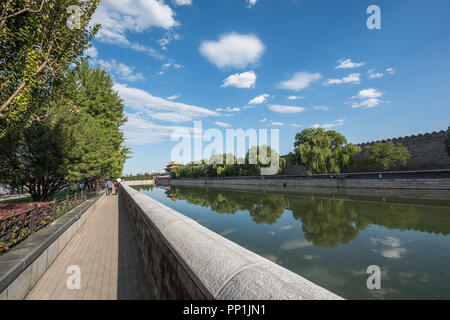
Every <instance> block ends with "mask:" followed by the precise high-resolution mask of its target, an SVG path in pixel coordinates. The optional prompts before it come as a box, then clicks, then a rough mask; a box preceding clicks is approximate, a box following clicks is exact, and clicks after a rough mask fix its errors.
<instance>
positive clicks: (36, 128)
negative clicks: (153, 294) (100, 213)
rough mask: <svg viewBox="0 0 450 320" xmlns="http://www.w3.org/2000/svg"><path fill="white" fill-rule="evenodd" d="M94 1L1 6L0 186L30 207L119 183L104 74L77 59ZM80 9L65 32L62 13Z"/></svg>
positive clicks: (118, 119)
mask: <svg viewBox="0 0 450 320" xmlns="http://www.w3.org/2000/svg"><path fill="white" fill-rule="evenodd" d="M98 3H99V1H98V0H78V1H74V0H70V1H69V0H47V1H42V2H41V1H32V2H30V1H25V0H19V1H7V2H5V3H4V4H2V9H3V12H2V14H1V16H0V41H1V45H0V99H1V100H0V150H1V152H0V182H4V183H7V184H9V185H10V186H12V187H13V188H16V187H19V186H23V185H25V186H27V187H28V189H29V191H30V193H31V195H32V197H33V200H34V201H46V200H48V198H49V197H50V196H51V195H53V194H54V193H55V192H57V191H59V190H60V189H61V188H62V187H64V186H67V185H69V186H70V187H71V188H75V187H76V186H77V185H78V184H79V183H80V182H87V181H88V180H92V179H104V178H118V177H120V176H121V173H122V168H123V164H124V162H125V159H126V156H127V153H128V149H127V148H126V147H125V146H124V145H123V142H124V138H123V135H122V133H121V132H120V131H119V127H120V126H121V125H122V124H123V123H124V122H125V121H126V118H125V117H124V115H123V102H122V100H121V99H120V98H119V96H118V94H117V93H116V92H115V91H114V90H113V81H112V79H111V77H110V76H109V75H108V74H107V73H106V71H105V70H102V69H99V68H91V67H90V66H89V64H88V62H87V60H85V58H83V53H84V52H85V51H86V49H88V48H89V46H90V42H91V40H92V38H93V37H94V36H95V34H96V33H97V31H98V29H99V26H98V25H94V26H90V25H89V21H90V19H91V16H92V14H93V13H94V11H95V9H96V8H97V6H98ZM70 5H76V6H78V7H79V8H80V13H81V20H80V28H72V29H71V28H68V26H67V21H68V17H69V16H70V14H68V13H67V8H68V6H70Z"/></svg>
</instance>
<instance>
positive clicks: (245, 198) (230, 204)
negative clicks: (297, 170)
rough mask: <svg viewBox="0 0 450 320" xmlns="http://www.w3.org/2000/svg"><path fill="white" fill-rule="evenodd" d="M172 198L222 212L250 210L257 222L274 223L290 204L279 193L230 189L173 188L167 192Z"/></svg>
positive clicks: (251, 215) (232, 212) (231, 212)
mask: <svg viewBox="0 0 450 320" xmlns="http://www.w3.org/2000/svg"><path fill="white" fill-rule="evenodd" d="M167 196H168V197H170V198H172V199H177V200H178V199H180V200H186V201H187V202H188V203H191V204H195V205H199V206H202V207H209V208H211V210H213V211H215V212H217V213H220V214H235V213H236V212H238V211H248V212H249V215H250V217H251V218H252V220H253V221H254V222H255V223H257V224H261V223H267V224H274V223H276V221H277V220H278V219H279V218H280V217H281V216H282V215H283V212H284V209H285V208H287V207H288V206H289V201H288V199H287V197H285V196H284V195H279V194H270V193H268V194H264V196H263V197H262V196H261V195H260V194H257V193H247V192H235V191H230V190H217V189H206V190H205V189H199V188H189V187H183V188H178V187H177V188H172V189H171V190H169V191H168V192H167Z"/></svg>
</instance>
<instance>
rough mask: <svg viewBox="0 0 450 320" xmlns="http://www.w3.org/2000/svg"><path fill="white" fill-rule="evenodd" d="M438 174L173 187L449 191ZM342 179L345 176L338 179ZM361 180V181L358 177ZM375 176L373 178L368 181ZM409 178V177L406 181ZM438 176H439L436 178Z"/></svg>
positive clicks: (448, 182) (449, 183)
mask: <svg viewBox="0 0 450 320" xmlns="http://www.w3.org/2000/svg"><path fill="white" fill-rule="evenodd" d="M445 173H446V172H444V173H441V174H439V175H438V177H437V178H426V177H415V176H414V175H413V174H408V173H405V174H402V173H398V174H391V176H392V177H389V175H388V174H384V175H382V178H379V177H378V175H377V174H373V175H371V174H366V175H361V176H360V175H357V174H349V177H347V178H339V176H334V177H333V178H330V177H331V175H320V176H313V177H307V176H257V177H236V178H231V177H230V178H215V179H214V178H206V179H205V178H197V179H175V180H172V181H171V182H170V184H172V185H186V186H215V187H222V186H240V187H243V186H249V187H250V186H260V187H269V186H271V187H282V188H297V189H298V188H300V190H301V188H338V189H339V188H354V189H409V190H450V177H449V176H448V174H445ZM341 176H345V174H343V175H341ZM359 176H360V177H359ZM371 176H374V177H371ZM408 176H410V177H408ZM439 176H442V177H441V178H439Z"/></svg>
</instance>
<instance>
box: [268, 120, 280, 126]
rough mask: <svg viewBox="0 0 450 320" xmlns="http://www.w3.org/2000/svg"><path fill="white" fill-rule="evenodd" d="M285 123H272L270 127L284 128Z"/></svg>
mask: <svg viewBox="0 0 450 320" xmlns="http://www.w3.org/2000/svg"><path fill="white" fill-rule="evenodd" d="M283 125H284V123H283V122H278V121H271V122H270V124H269V125H268V126H269V127H281V126H283Z"/></svg>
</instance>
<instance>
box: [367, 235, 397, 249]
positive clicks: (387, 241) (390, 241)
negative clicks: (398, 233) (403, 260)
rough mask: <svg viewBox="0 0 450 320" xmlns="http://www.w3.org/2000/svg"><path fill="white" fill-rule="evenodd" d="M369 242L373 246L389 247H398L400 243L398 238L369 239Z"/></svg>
mask: <svg viewBox="0 0 450 320" xmlns="http://www.w3.org/2000/svg"><path fill="white" fill-rule="evenodd" d="M370 241H371V242H372V243H373V244H382V245H385V246H389V247H400V245H401V241H400V239H398V238H394V237H386V238H371V239H370Z"/></svg>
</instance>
